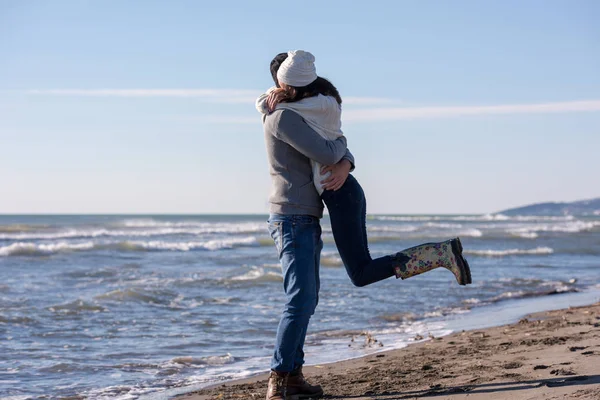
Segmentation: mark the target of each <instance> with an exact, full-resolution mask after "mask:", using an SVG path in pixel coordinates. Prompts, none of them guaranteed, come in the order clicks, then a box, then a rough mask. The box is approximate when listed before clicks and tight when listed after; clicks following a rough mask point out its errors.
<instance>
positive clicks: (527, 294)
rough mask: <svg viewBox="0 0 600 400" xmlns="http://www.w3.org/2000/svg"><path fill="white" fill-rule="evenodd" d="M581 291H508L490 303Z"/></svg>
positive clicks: (569, 289) (559, 289)
mask: <svg viewBox="0 0 600 400" xmlns="http://www.w3.org/2000/svg"><path fill="white" fill-rule="evenodd" d="M577 292H579V290H577V289H575V288H573V287H567V286H562V287H557V288H553V289H550V290H540V291H527V290H516V291H508V292H504V293H501V294H499V295H497V296H495V297H492V298H491V299H490V300H489V302H491V303H497V302H499V301H503V300H517V299H526V298H531V297H543V296H552V295H557V294H564V293H577Z"/></svg>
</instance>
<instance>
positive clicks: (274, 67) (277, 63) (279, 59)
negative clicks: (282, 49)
mask: <svg viewBox="0 0 600 400" xmlns="http://www.w3.org/2000/svg"><path fill="white" fill-rule="evenodd" d="M286 58H288V54H287V53H279V54H277V55H276V56H275V58H274V59H273V61H271V76H272V77H273V82H275V86H277V87H279V81H278V80H277V71H279V67H281V63H283V62H284V61H285V59H286Z"/></svg>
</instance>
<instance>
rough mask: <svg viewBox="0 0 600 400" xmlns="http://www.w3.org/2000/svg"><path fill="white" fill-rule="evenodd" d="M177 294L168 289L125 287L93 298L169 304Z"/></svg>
mask: <svg viewBox="0 0 600 400" xmlns="http://www.w3.org/2000/svg"><path fill="white" fill-rule="evenodd" d="M176 298H177V296H176V295H175V294H174V293H173V292H170V291H166V290H158V289H154V290H151V289H148V290H147V289H141V288H127V289H117V290H111V291H110V292H106V293H104V294H101V295H98V296H95V297H94V299H95V300H99V301H116V302H120V303H121V302H130V301H131V302H141V303H147V304H159V305H169V304H171V303H172V301H173V300H174V299H176Z"/></svg>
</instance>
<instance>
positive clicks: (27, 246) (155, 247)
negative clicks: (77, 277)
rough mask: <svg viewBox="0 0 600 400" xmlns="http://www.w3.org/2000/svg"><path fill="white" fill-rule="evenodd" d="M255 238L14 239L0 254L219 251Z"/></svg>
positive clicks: (254, 242)
mask: <svg viewBox="0 0 600 400" xmlns="http://www.w3.org/2000/svg"><path fill="white" fill-rule="evenodd" d="M259 244H260V243H259V241H258V240H257V238H256V237H254V236H250V237H243V238H228V239H214V240H207V241H190V242H166V241H161V240H153V241H125V242H98V243H95V242H85V243H69V242H57V243H27V242H17V243H13V244H10V245H8V246H4V247H0V256H4V257H7V256H36V255H37V256H43V255H51V254H56V253H63V252H69V251H85V250H94V249H98V250H102V249H118V250H122V251H192V250H211V251H215V250H222V249H232V248H235V247H244V246H258V245H259Z"/></svg>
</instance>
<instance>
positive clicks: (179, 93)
mask: <svg viewBox="0 0 600 400" xmlns="http://www.w3.org/2000/svg"><path fill="white" fill-rule="evenodd" d="M261 93H263V91H261V90H238V89H32V90H27V91H26V94H28V95H40V96H73V97H183V98H196V99H201V100H206V101H212V102H218V103H242V104H243V103H248V104H251V103H253V102H254V101H255V100H256V98H257V97H258V96H259V95H260V94H261ZM392 102H393V100H391V99H385V98H379V97H344V103H345V104H351V105H376V104H385V103H392Z"/></svg>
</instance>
